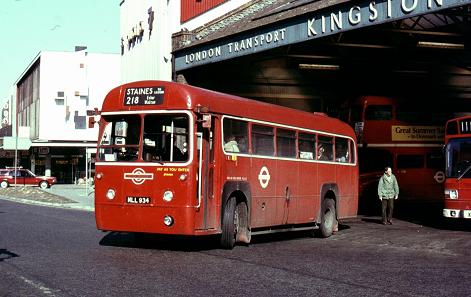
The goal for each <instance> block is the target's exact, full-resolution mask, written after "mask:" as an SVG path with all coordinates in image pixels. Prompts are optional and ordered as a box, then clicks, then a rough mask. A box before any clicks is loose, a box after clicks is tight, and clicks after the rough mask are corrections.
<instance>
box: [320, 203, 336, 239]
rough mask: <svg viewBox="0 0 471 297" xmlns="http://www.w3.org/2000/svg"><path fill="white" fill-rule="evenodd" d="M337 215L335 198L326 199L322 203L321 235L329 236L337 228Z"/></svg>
mask: <svg viewBox="0 0 471 297" xmlns="http://www.w3.org/2000/svg"><path fill="white" fill-rule="evenodd" d="M337 224H338V223H337V216H336V210H335V201H334V200H333V199H324V202H323V203H322V215H321V224H320V226H319V229H320V232H321V236H322V237H324V238H327V237H329V236H331V235H332V233H334V231H336V229H337Z"/></svg>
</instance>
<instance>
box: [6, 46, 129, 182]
mask: <svg viewBox="0 0 471 297" xmlns="http://www.w3.org/2000/svg"><path fill="white" fill-rule="evenodd" d="M119 73H120V61H119V54H108V53H106V54H105V53H90V52H88V51H87V50H86V47H76V51H74V52H63V51H42V52H40V53H39V54H38V55H37V56H36V57H35V58H34V60H33V61H32V62H31V63H30V65H29V66H28V67H27V68H26V69H25V71H24V72H23V74H22V75H21V76H20V77H19V79H18V80H17V81H16V103H15V108H16V112H15V115H16V119H17V125H18V131H19V133H21V134H22V135H19V136H20V137H26V138H29V139H30V140H31V143H32V144H31V148H30V149H29V150H21V151H20V152H19V157H18V158H19V162H18V163H19V165H21V166H23V167H26V168H31V169H32V171H33V172H35V173H36V174H45V175H52V176H56V177H57V178H58V182H60V183H72V182H75V181H76V180H77V179H78V178H81V177H84V176H85V172H86V171H88V170H86V167H85V164H86V160H89V159H90V157H92V156H91V155H92V154H91V153H92V152H93V151H94V150H95V148H96V142H97V138H98V128H97V127H94V128H88V116H87V111H92V110H94V108H98V109H100V108H101V105H102V102H103V99H104V98H105V96H106V94H107V93H108V92H109V91H110V90H111V89H112V88H114V87H116V86H117V85H118V84H119ZM13 125H15V124H14V123H13ZM13 130H15V129H13ZM13 136H14V135H13ZM12 165H13V163H12ZM10 166H11V165H10ZM88 166H89V167H88V168H90V166H91V165H90V162H88ZM88 168H87V169H88Z"/></svg>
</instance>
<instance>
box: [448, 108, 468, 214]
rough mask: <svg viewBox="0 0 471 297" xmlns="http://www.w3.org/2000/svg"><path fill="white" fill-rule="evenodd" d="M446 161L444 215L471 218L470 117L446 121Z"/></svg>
mask: <svg viewBox="0 0 471 297" xmlns="http://www.w3.org/2000/svg"><path fill="white" fill-rule="evenodd" d="M445 160H446V179H445V202H444V208H443V216H445V217H448V218H464V219H471V116H470V117H463V118H458V119H453V120H450V121H449V122H448V123H447V127H446V147H445Z"/></svg>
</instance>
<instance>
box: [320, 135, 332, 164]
mask: <svg viewBox="0 0 471 297" xmlns="http://www.w3.org/2000/svg"><path fill="white" fill-rule="evenodd" d="M317 139H318V144H317V160H319V161H333V159H334V158H333V151H334V150H333V138H332V137H330V136H318V137H317Z"/></svg>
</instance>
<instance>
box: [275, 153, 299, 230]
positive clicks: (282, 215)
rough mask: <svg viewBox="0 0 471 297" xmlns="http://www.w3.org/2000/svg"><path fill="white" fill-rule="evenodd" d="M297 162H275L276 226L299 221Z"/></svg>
mask: <svg viewBox="0 0 471 297" xmlns="http://www.w3.org/2000/svg"><path fill="white" fill-rule="evenodd" d="M298 171H299V162H296V161H286V160H277V161H276V173H277V174H276V207H277V210H276V213H277V215H276V217H277V219H278V220H279V221H278V222H277V225H281V224H287V223H292V222H296V221H298V220H299V218H298V216H299V213H298V212H299V211H300V209H299V208H298V201H297V198H296V197H298V196H299V188H298V185H297V183H298Z"/></svg>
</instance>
